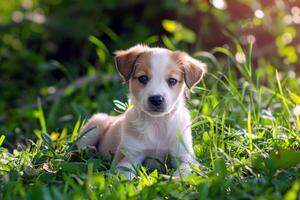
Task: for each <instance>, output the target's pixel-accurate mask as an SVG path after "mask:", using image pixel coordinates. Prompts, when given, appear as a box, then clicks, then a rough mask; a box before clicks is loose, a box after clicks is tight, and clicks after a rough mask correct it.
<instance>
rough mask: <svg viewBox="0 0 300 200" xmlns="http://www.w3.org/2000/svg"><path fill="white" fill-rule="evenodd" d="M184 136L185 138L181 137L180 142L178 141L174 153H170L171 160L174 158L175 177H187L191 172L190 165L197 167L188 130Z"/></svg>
mask: <svg viewBox="0 0 300 200" xmlns="http://www.w3.org/2000/svg"><path fill="white" fill-rule="evenodd" d="M184 134H185V135H184V136H185V137H182V141H178V142H179V144H178V145H177V147H178V148H177V149H176V151H175V152H174V151H173V152H172V153H171V154H172V156H173V158H175V163H174V164H175V166H176V167H177V170H176V171H175V172H174V174H173V175H174V176H176V177H187V176H188V175H189V174H191V172H192V169H191V166H190V165H191V164H193V165H198V162H197V161H196V156H195V153H194V150H193V144H192V136H191V133H190V130H187V132H186V133H184Z"/></svg>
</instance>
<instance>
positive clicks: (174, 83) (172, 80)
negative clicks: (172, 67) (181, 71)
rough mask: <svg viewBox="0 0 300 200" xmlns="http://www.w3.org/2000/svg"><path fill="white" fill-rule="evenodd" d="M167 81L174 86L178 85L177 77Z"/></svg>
mask: <svg viewBox="0 0 300 200" xmlns="http://www.w3.org/2000/svg"><path fill="white" fill-rule="evenodd" d="M167 82H168V85H169V86H173V85H176V83H177V80H176V79H175V78H169V79H168V81H167Z"/></svg>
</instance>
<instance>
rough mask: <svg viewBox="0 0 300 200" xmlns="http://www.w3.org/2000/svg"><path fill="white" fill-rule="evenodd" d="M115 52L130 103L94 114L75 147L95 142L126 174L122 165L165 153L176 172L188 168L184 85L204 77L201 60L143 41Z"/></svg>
mask: <svg viewBox="0 0 300 200" xmlns="http://www.w3.org/2000/svg"><path fill="white" fill-rule="evenodd" d="M115 55H116V56H115V61H116V67H117V69H118V72H119V73H120V75H121V76H122V78H123V79H124V80H125V81H126V82H129V90H130V99H131V101H132V104H133V107H132V108H130V109H129V110H127V111H126V112H125V113H124V114H121V115H119V116H108V115H106V114H103V113H99V114H95V115H94V116H93V117H92V118H91V119H89V120H88V122H87V124H86V125H85V127H84V128H83V132H85V130H88V129H91V128H92V127H96V128H94V129H92V130H90V131H88V132H87V133H86V134H85V135H84V136H83V137H81V138H80V139H79V141H78V143H77V144H78V147H79V148H83V147H85V146H88V145H97V144H98V151H99V153H100V155H102V156H110V155H111V153H114V154H115V157H114V164H115V165H116V167H117V168H118V169H120V171H121V173H123V174H124V175H125V176H126V177H127V178H128V179H131V178H133V174H132V173H131V172H129V171H124V170H122V169H123V167H126V168H129V169H132V170H133V169H134V166H138V165H139V164H140V163H141V162H142V161H143V160H144V159H145V158H146V157H152V158H156V159H160V160H163V159H164V157H165V156H166V155H167V154H168V155H171V156H172V157H173V158H176V160H177V163H179V165H176V166H178V169H177V171H176V172H175V175H177V176H178V175H179V173H182V174H184V175H186V174H188V173H189V172H190V167H189V164H190V163H195V162H196V161H195V155H194V151H193V145H192V136H191V128H190V124H191V119H190V115H189V111H188V110H187V108H186V106H185V97H184V89H185V87H186V86H187V87H188V88H189V89H191V88H192V87H193V86H195V85H196V84H197V83H198V82H199V81H200V80H201V79H202V78H203V75H204V73H205V70H206V65H205V64H204V63H202V62H199V61H197V60H195V59H193V58H192V57H190V56H189V55H188V54H186V53H184V52H180V51H170V50H168V49H164V48H150V47H148V46H145V45H136V46H134V47H132V48H130V49H128V50H125V51H117V52H116V53H115Z"/></svg>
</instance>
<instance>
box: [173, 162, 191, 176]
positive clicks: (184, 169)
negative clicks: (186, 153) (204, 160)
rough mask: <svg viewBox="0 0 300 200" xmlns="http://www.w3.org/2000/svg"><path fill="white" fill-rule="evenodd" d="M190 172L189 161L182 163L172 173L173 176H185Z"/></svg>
mask: <svg viewBox="0 0 300 200" xmlns="http://www.w3.org/2000/svg"><path fill="white" fill-rule="evenodd" d="M191 173H192V169H191V167H190V164H189V163H182V164H180V166H179V167H178V168H177V170H176V171H175V172H174V173H173V177H174V178H185V177H187V176H188V175H190V174H191Z"/></svg>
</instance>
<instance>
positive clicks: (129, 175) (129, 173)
mask: <svg viewBox="0 0 300 200" xmlns="http://www.w3.org/2000/svg"><path fill="white" fill-rule="evenodd" d="M133 170H134V169H132V168H127V167H125V166H118V167H117V171H118V172H119V174H120V175H123V176H124V177H125V178H126V179H127V180H133V179H134V178H136V177H137V175H136V173H135V172H134V171H133Z"/></svg>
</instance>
